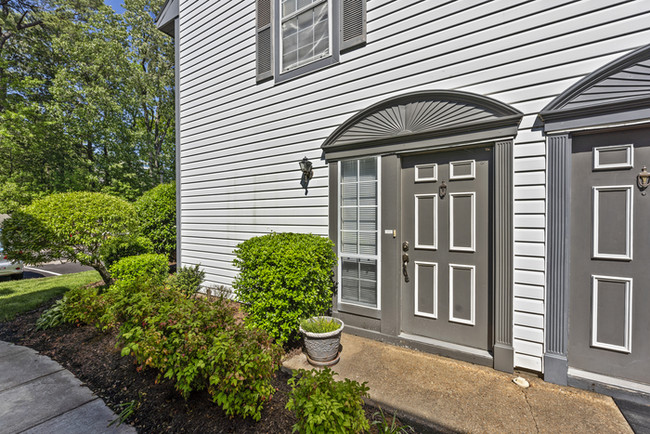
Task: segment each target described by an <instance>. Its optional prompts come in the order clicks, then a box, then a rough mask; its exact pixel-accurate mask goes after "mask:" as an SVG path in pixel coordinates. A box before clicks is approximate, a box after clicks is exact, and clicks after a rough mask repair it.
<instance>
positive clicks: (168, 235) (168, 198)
mask: <svg viewBox="0 0 650 434" xmlns="http://www.w3.org/2000/svg"><path fill="white" fill-rule="evenodd" d="M134 205H135V210H136V212H137V214H138V218H139V219H140V232H141V233H142V235H144V236H145V237H147V238H149V239H150V240H151V242H152V243H153V248H154V253H161V254H164V255H167V256H168V257H169V259H174V258H175V257H176V183H175V182H171V183H169V184H160V185H159V186H157V187H154V188H152V189H151V190H149V191H148V192H146V193H145V194H143V195H142V197H140V198H139V199H138V200H137V201H136V202H135V204H134Z"/></svg>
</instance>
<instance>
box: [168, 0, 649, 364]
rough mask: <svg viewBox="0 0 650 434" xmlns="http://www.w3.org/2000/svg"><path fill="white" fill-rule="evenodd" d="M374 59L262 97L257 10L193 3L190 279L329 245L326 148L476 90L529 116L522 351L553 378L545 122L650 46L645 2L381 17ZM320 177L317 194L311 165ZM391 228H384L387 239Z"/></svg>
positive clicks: (457, 5) (357, 54)
mask: <svg viewBox="0 0 650 434" xmlns="http://www.w3.org/2000/svg"><path fill="white" fill-rule="evenodd" d="M367 8H368V11H367V45H366V46H365V47H362V48H359V49H356V50H353V51H350V52H347V53H343V54H341V58H340V63H339V64H338V65H335V66H331V67H329V68H325V69H322V70H318V71H314V72H313V73H310V74H307V75H305V76H302V77H300V78H296V79H294V80H291V81H288V82H284V83H282V84H277V85H276V84H275V83H273V82H272V81H268V82H264V83H260V84H256V81H255V58H256V56H255V2H253V1H246V2H240V1H236V0H226V1H219V2H215V1H210V0H181V1H180V57H181V64H180V76H181V85H180V106H181V122H180V125H179V126H178V127H179V128H180V135H181V145H180V146H181V150H180V152H181V160H180V161H179V164H180V165H181V179H180V184H181V186H180V188H181V198H180V201H181V220H182V229H181V242H182V246H181V249H182V252H181V253H182V261H183V265H188V264H194V263H201V264H202V265H203V266H204V268H205V270H206V272H207V279H208V281H210V282H212V283H215V284H224V285H230V284H231V282H232V279H233V277H234V276H235V274H236V270H235V269H234V268H233V267H232V265H231V261H232V253H231V252H232V249H233V248H234V247H235V246H236V244H237V243H238V242H240V241H243V240H245V239H247V238H249V237H252V236H255V235H260V234H265V233H269V232H271V231H298V232H311V233H316V234H319V235H323V236H325V235H327V233H328V226H327V224H328V196H327V195H328V176H327V173H328V171H327V168H326V164H325V162H324V161H323V160H322V159H321V157H322V152H321V149H320V146H321V145H322V143H323V141H324V140H325V139H326V138H327V137H328V136H329V135H330V134H331V133H332V132H333V131H334V130H335V129H336V128H337V127H338V126H339V125H341V124H342V123H343V122H344V121H346V120H347V119H348V118H350V117H351V116H352V115H354V114H355V113H357V112H358V111H359V110H362V109H365V108H367V107H369V106H370V105H372V104H374V103H376V102H378V101H381V100H383V99H385V98H387V97H390V96H396V95H399V94H402V93H406V92H413V91H418V90H436V89H446V90H461V91H467V92H474V93H477V94H481V95H485V96H488V97H491V98H494V99H497V100H499V101H502V102H504V103H507V104H510V105H512V106H513V107H515V108H517V109H519V110H521V111H522V112H523V113H524V114H525V116H524V118H523V120H522V123H521V126H520V131H519V133H518V135H517V137H516V138H515V147H514V153H515V161H514V172H515V173H514V179H515V187H514V196H515V203H514V209H515V234H514V236H515V241H514V243H515V245H514V250H515V258H514V266H515V270H514V280H515V282H514V285H515V287H514V295H515V303H514V309H515V312H514V322H515V325H514V337H515V340H514V345H515V364H516V366H518V367H523V368H528V369H533V370H537V371H541V370H542V369H543V367H542V357H541V356H542V354H543V345H544V337H543V328H544V292H545V287H544V282H545V272H546V269H545V265H544V261H545V250H546V248H545V238H546V234H545V208H546V203H545V202H546V194H545V188H546V186H545V184H546V183H545V178H546V173H545V169H546V157H545V155H546V151H545V142H544V136H543V135H542V133H541V132H540V131H539V129H538V128H536V127H535V126H534V123H535V121H536V115H537V113H538V112H539V111H540V110H541V109H542V108H543V107H544V106H545V105H546V104H548V103H549V102H550V101H551V100H552V99H553V98H554V97H555V96H557V95H559V94H560V93H561V92H563V91H564V90H566V88H568V87H569V86H570V85H571V84H573V83H575V82H577V81H578V80H580V79H581V78H583V77H584V76H586V75H587V74H589V73H591V72H593V71H594V70H596V69H597V68H599V67H601V66H603V65H605V64H606V63H608V62H609V61H611V60H614V59H616V58H618V57H620V56H622V55H623V54H625V53H626V52H628V51H630V50H632V49H634V48H637V47H639V46H640V45H643V44H645V43H647V41H649V40H650V27H648V22H649V18H650V10H648V8H647V5H646V4H645V2H643V1H633V2H623V1H605V0H594V1H589V2H575V1H570V0H549V1H536V2H530V1H525V0H513V1H508V2H483V1H461V2H395V1H392V0H372V1H369V2H368V3H367ZM304 156H307V157H308V158H309V159H310V160H311V161H312V162H313V163H314V178H313V179H312V180H311V182H310V184H309V194H308V195H307V196H305V195H304V190H303V189H302V188H301V187H300V176H301V173H300V170H299V168H298V161H300V160H301V159H302V158H303V157H304ZM383 229H384V228H380V231H381V230H383Z"/></svg>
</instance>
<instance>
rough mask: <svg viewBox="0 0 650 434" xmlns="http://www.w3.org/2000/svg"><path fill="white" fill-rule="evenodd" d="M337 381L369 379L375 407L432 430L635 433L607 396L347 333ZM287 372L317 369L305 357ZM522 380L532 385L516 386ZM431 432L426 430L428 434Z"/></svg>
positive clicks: (288, 365) (291, 363)
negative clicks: (527, 386) (514, 380)
mask: <svg viewBox="0 0 650 434" xmlns="http://www.w3.org/2000/svg"><path fill="white" fill-rule="evenodd" d="M341 344H342V346H343V350H342V352H341V361H340V362H339V363H338V364H337V365H335V366H333V367H332V369H333V370H334V371H335V372H337V373H339V376H338V377H336V378H339V379H343V378H350V379H352V380H356V381H359V382H362V381H367V382H368V387H370V392H369V393H370V400H371V403H373V404H375V405H377V406H380V407H382V408H384V409H390V410H393V411H395V410H396V411H397V413H398V415H404V417H403V418H402V420H404V421H405V422H406V423H412V424H414V425H416V426H417V427H418V428H419V430H422V428H429V429H430V430H431V431H432V432H436V431H441V432H475V433H486V432H498V433H537V432H541V433H632V429H631V428H630V426H629V425H628V424H627V422H626V421H625V418H624V417H623V415H622V414H621V412H620V411H619V409H618V408H617V406H616V404H615V403H614V401H613V400H612V399H611V398H610V397H608V396H604V395H599V394H596V393H592V392H587V391H583V390H579V389H574V388H571V387H561V386H556V385H553V384H550V383H545V382H544V381H542V380H540V379H539V378H537V377H536V376H533V375H525V374H515V375H512V374H506V373H503V372H498V371H495V370H493V369H491V368H487V367H483V366H478V365H473V364H470V363H465V362H460V361H456V360H452V359H448V358H445V357H440V356H435V355H431V354H425V353H421V352H418V351H413V350H409V349H405V348H401V347H396V346H393V345H388V344H384V343H380V342H376V341H373V340H369V339H364V338H360V337H357V336H352V335H348V334H343V338H342V341H341ZM284 367H285V369H298V368H303V369H311V368H312V367H311V366H310V365H309V364H308V363H307V361H306V357H305V356H304V354H300V355H297V356H294V357H293V358H291V359H289V360H287V361H285V362H284ZM517 375H522V376H524V377H525V379H526V380H528V382H529V383H530V387H529V388H526V389H524V388H521V387H519V386H517V385H516V384H514V383H513V382H512V380H513V378H515V377H516V376H517ZM425 430H426V429H425Z"/></svg>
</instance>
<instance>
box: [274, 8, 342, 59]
mask: <svg viewBox="0 0 650 434" xmlns="http://www.w3.org/2000/svg"><path fill="white" fill-rule="evenodd" d="M329 6H330V5H329V2H328V1H327V0H320V1H309V0H282V24H281V28H282V34H281V35H280V37H281V39H282V44H281V49H282V54H281V58H282V64H281V70H282V72H285V71H289V70H291V69H294V68H297V67H300V66H303V65H306V64H308V63H311V62H313V61H314V60H317V59H321V58H323V57H327V56H329V55H330V53H331V49H330V33H331V32H330V20H329V17H330V12H329V9H330V7H329Z"/></svg>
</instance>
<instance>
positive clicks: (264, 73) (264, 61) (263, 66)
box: [256, 0, 273, 81]
mask: <svg viewBox="0 0 650 434" xmlns="http://www.w3.org/2000/svg"><path fill="white" fill-rule="evenodd" d="M271 1H272V0H257V2H256V3H257V4H256V7H257V20H256V23H257V24H256V34H257V38H256V46H257V74H256V76H257V81H261V80H265V79H267V78H271V77H273V42H272V41H273V38H272V36H273V35H272V34H271V18H272V17H271Z"/></svg>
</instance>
